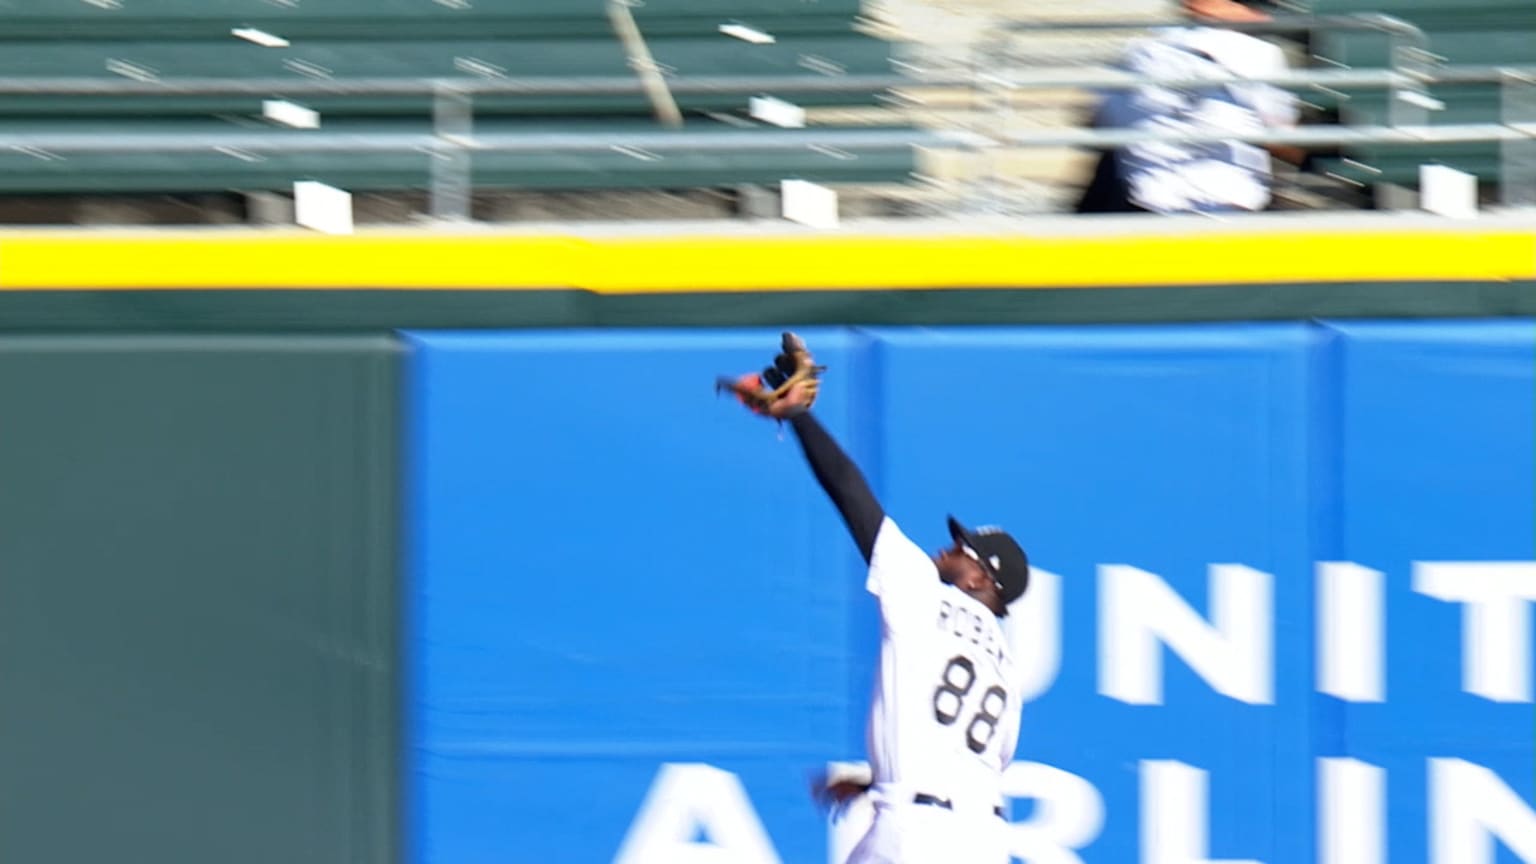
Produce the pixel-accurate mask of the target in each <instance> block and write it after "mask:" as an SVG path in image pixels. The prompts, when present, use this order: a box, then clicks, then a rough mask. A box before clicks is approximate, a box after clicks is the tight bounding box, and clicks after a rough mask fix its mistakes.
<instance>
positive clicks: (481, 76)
mask: <svg viewBox="0 0 1536 864" xmlns="http://www.w3.org/2000/svg"><path fill="white" fill-rule="evenodd" d="M650 50H651V54H652V56H653V57H654V58H655V60H656V62H657V63H658V64H660V65H661V66H662V68H663V69H665V70H667V72H668V74H669V75H671V76H673V77H683V78H692V77H706V76H759V77H762V76H771V77H774V78H778V79H781V80H782V82H783V83H782V84H781V85H780V86H779V87H776V88H774V90H772V91H771V94H772V95H774V96H777V97H779V98H783V99H787V100H790V101H793V102H796V103H798V104H802V105H824V104H837V105H854V104H870V103H871V102H872V101H873V100H874V98H875V95H876V94H875V92H874V91H865V92H850V93H833V94H827V93H813V92H807V91H803V90H796V89H795V83H796V82H797V81H810V80H817V79H824V78H827V77H829V76H831V75H860V76H865V75H891V74H893V70H892V66H891V62H890V57H891V46H890V44H889V43H887V42H884V41H882V40H879V39H874V38H871V37H868V36H863V35H860V34H856V33H850V34H845V35H842V36H826V35H816V36H804V37H795V38H788V39H784V40H782V41H780V42H776V43H774V44H770V45H748V44H745V43H743V42H741V41H739V40H736V39H732V38H730V37H727V36H722V35H719V34H716V35H714V36H709V37H690V38H682V37H672V38H665V39H657V40H652V41H651V42H650ZM125 74H126V75H128V76H132V75H143V76H154V77H156V78H160V79H164V80H167V81H174V80H175V79H178V78H262V79H277V80H293V81H306V80H311V79H313V78H315V77H319V76H327V77H331V78H334V79H337V80H342V81H345V80H347V79H355V78H382V79H400V80H413V79H438V80H452V79H461V80H472V81H482V80H487V79H488V78H491V77H493V76H499V77H505V78H513V79H533V80H540V79H544V80H551V81H557V80H559V79H566V78H579V77H607V78H613V79H633V77H634V73H633V72H632V71H631V70H630V69H629V66H628V63H627V61H626V57H625V54H624V51H623V49H622V47H621V46H620V44H619V42H618V41H617V40H616V39H614V38H612V37H609V38H607V39H599V38H589V39H560V40H543V39H541V40H532V41H529V42H508V41H494V40H484V39H481V40H474V41H468V40H460V41H452V40H438V39H433V40H414V41H405V40H399V39H396V40H389V41H382V40H381V41H373V42H351V41H338V40H302V41H299V42H295V43H294V44H293V46H292V47H290V48H262V47H259V46H256V45H253V44H251V43H248V42H245V41H243V40H238V39H233V38H229V37H226V38H224V39H222V40H220V41H218V42H106V41H89V42H60V43H37V42H20V43H13V44H12V45H9V46H7V47H6V48H5V49H4V50H0V77H4V78H21V79H26V78H69V77H81V78H88V77H114V78H122V77H124V76H125ZM280 95H282V94H281V93H280V92H279V93H272V94H263V95H250V96H238V97H229V96H224V97H217V96H198V97H183V96H155V97H152V98H149V99H144V98H122V97H113V98H95V99H89V98H81V97H70V98H68V99H65V98H60V97H57V96H52V97H22V96H0V112H3V113H8V114H32V113H36V114H74V113H76V112H79V111H87V112H93V113H101V114H133V113H142V112H145V111H152V112H154V113H161V114H164V113H172V112H175V113H190V114H211V113H242V112H243V113H250V112H258V113H259V111H260V107H261V100H262V99H263V98H264V97H272V96H280ZM752 95H757V94H756V93H733V92H722V93H712V94H692V95H689V94H680V95H679V96H678V97H677V100H678V104H679V106H680V107H681V108H683V109H684V110H695V111H704V110H711V111H725V110H739V109H744V108H745V107H746V103H747V99H748V98H749V97H750V96H752ZM295 101H302V102H303V103H304V104H306V105H309V106H310V107H313V108H314V109H315V110H318V111H321V112H322V113H324V114H335V113H355V114H371V113H381V112H382V113H400V112H411V113H420V112H422V111H427V110H430V101H429V100H428V99H425V98H400V97H382V98H381V97H364V96H347V97H343V98H337V97H325V98H316V97H306V98H303V99H296V100H295ZM475 103H476V106H477V109H478V110H479V111H481V112H493V113H522V114H591V113H602V114H613V113H648V112H649V111H650V110H651V109H650V104H649V103H648V102H647V101H646V100H645V98H644V96H643V95H642V94H640V93H634V94H630V95H623V96H611V95H610V96H559V97H550V96H494V97H493V96H489V95H486V96H480V97H476V99H475Z"/></svg>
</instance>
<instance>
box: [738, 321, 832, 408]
mask: <svg viewBox="0 0 1536 864" xmlns="http://www.w3.org/2000/svg"><path fill="white" fill-rule="evenodd" d="M824 371H826V367H825V366H818V365H816V361H815V359H814V358H812V356H811V352H810V349H809V348H807V347H806V345H805V342H804V340H802V339H801V338H800V337H799V336H796V335H795V334H794V333H788V332H786V333H785V334H784V336H783V341H782V343H781V345H780V348H779V353H778V355H777V356H775V357H774V358H773V362H772V363H770V364H769V365H768V366H767V367H766V368H765V369H763V371H762V372H761V373H750V374H747V375H742V376H740V377H738V378H735V379H729V378H721V379H719V381H718V382H717V383H716V385H715V391H716V392H719V391H721V390H730V391H731V392H732V393H735V394H736V398H737V399H738V400H740V401H741V404H743V405H745V406H747V408H748V410H750V411H752V412H753V413H754V414H759V415H762V416H764V417H772V418H773V419H775V420H787V419H789V418H791V417H796V416H798V415H800V414H804V413H805V412H807V411H809V410H811V406H812V405H814V404H816V397H817V396H818V395H819V393H820V387H821V373H822V372H824Z"/></svg>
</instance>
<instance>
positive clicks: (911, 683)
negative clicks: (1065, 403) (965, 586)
mask: <svg viewBox="0 0 1536 864" xmlns="http://www.w3.org/2000/svg"><path fill="white" fill-rule="evenodd" d="M866 587H867V589H868V590H869V591H870V593H872V594H874V595H875V596H877V597H878V598H879V602H880V613H881V619H882V628H881V630H882V635H881V644H880V668H879V672H878V678H877V681H876V686H875V692H874V699H873V704H872V705H871V707H870V714H869V725H868V728H867V730H866V734H867V746H868V749H869V761H870V769H871V773H872V775H873V781H874V785H873V787H872V788H871V790H870V796H871V799H872V801H873V803H874V806H875V816H874V822H873V824H872V826H871V827H870V829H869V831H868V833H866V834H865V835H864V837H863V839H862V840H860V841H859V843H858V845H857V846H856V847H855V848H854V850H853V852H852V854H851V855H850V856H849V858H848V864H958V862H963V864H1007V862H1008V860H1009V857H1010V856H1009V853H1008V847H1007V842H1006V829H1007V824H1008V823H1007V822H1006V820H1005V819H1004V818H1003V815H1002V811H1001V809H1000V808H1001V807H1002V805H1003V796H1002V788H1001V787H1002V774H1003V770H1004V769H1005V768H1007V767H1008V764H1009V763H1010V762H1011V761H1012V759H1013V753H1014V749H1015V747H1016V746H1017V744H1018V736H1019V716H1020V708H1021V705H1020V703H1021V701H1022V686H1021V683H1022V682H1021V680H1020V675H1019V672H1020V669H1019V664H1017V663H1015V662H1014V658H1013V656H1012V653H1011V651H1010V650H1009V646H1008V644H1007V641H1006V639H1005V633H1004V631H1003V628H1002V626H1001V622H1000V621H999V619H998V618H997V616H996V615H994V614H993V613H992V610H990V609H988V608H987V607H986V606H985V605H984V604H982V603H981V602H980V601H978V600H976V599H974V598H972V597H971V596H970V595H968V594H966V593H965V592H964V591H961V590H960V589H959V588H956V587H954V586H952V585H948V584H946V583H944V582H942V581H940V579H939V573H938V568H937V567H936V566H935V564H934V562H933V559H932V558H931V557H929V555H928V554H927V553H925V552H924V551H923V550H922V549H921V548H919V547H918V546H917V545H916V544H915V543H913V542H912V541H911V540H909V539H908V538H907V537H906V535H904V534H903V533H902V532H901V529H899V528H898V527H897V526H896V523H895V522H893V521H892V520H891V519H890V518H889V517H887V518H886V519H885V520H884V521H883V522H882V523H881V525H880V530H879V534H878V535H877V537H876V539H875V544H874V552H873V554H872V555H871V557H870V565H869V577H868V581H867V583H866ZM920 802H928V803H920Z"/></svg>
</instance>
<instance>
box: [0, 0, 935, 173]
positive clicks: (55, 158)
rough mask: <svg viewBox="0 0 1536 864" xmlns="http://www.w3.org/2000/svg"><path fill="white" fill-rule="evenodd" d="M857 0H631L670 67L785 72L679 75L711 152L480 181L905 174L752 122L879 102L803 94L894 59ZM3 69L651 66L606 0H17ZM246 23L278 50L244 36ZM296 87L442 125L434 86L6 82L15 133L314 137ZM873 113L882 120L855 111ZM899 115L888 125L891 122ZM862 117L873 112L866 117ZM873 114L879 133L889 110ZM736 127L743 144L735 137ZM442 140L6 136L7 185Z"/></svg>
mask: <svg viewBox="0 0 1536 864" xmlns="http://www.w3.org/2000/svg"><path fill="white" fill-rule="evenodd" d="M859 6H860V3H859V0H731V2H728V3H719V2H710V0H647V2H645V3H643V4H636V5H635V6H634V7H633V14H634V17H635V20H636V22H637V24H638V26H639V27H640V29H641V31H642V32H643V34H644V36H645V38H646V40H647V47H648V48H649V51H650V52H651V54H652V56H653V57H654V59H655V61H656V63H657V64H658V66H659V67H660V69H662V70H663V72H664V74H666V75H667V76H669V77H670V78H672V79H674V80H678V79H692V78H700V77H717V76H724V77H743V76H753V77H756V78H759V79H761V78H768V79H770V80H771V81H773V82H775V84H776V86H774V87H772V88H771V89H769V90H744V89H729V88H722V89H716V90H713V91H711V92H707V93H681V94H679V95H678V96H677V98H676V101H677V104H678V107H679V108H680V109H681V111H682V112H683V113H684V117H685V123H684V127H683V128H684V130H685V131H686V132H688V133H689V134H690V135H707V136H711V140H718V141H720V142H722V145H721V146H719V147H713V148H711V149H710V150H709V151H708V152H699V153H693V152H678V151H668V152H665V153H642V154H634V153H625V152H612V151H610V152H580V153H573V152H565V151H561V150H550V151H547V152H531V153H517V154H511V153H504V154H497V153H477V154H476V155H475V157H474V159H473V175H472V176H473V181H474V183H475V184H476V186H477V187H480V188H484V189H497V188H510V189H582V188H588V187H605V188H634V187H647V188H673V187H684V188H699V187H731V186H736V185H739V184H743V183H772V182H777V181H779V180H784V179H792V178H803V179H810V180H815V181H818V182H824V183H855V182H856V183H866V182H901V181H905V180H909V179H910V178H911V175H912V171H913V167H914V164H913V159H914V156H913V154H912V152H911V151H910V148H908V149H890V148H888V147H884V148H882V147H871V148H869V149H861V148H860V147H858V146H856V145H855V146H848V147H841V148H837V149H834V150H828V149H825V148H810V147H804V148H788V149H776V150H761V149H754V148H753V147H752V146H750V145H749V143H748V141H747V138H746V136H744V135H743V131H742V130H743V129H747V128H751V129H755V130H757V131H758V132H759V133H772V132H773V131H774V129H775V127H773V126H770V125H767V124H764V123H761V122H758V121H756V120H754V119H752V118H751V117H749V116H748V113H747V111H746V108H747V105H748V101H749V99H750V98H751V97H753V96H758V95H769V96H774V97H776V98H780V99H784V100H787V101H790V102H794V103H796V104H799V105H802V106H809V107H815V106H868V105H871V104H875V102H876V100H877V98H878V96H879V94H880V92H881V91H880V89H869V90H864V91H859V90H853V91H850V92H835V93H828V92H808V91H806V90H797V89H796V85H797V84H804V82H807V81H815V80H819V79H825V78H827V77H829V76H870V75H884V76H890V75H892V74H894V73H893V67H892V63H891V46H890V45H889V43H887V42H884V41H882V40H880V39H877V38H873V37H871V36H868V35H865V34H864V33H862V32H860V31H859V30H858V29H856V26H855V24H856V21H857V17H858V14H859ZM0 20H3V22H4V28H3V30H0V42H3V45H4V50H0V78H13V79H20V80H29V79H84V78H98V79H99V78H117V79H136V80H140V81H151V82H155V81H158V82H166V83H170V84H174V83H175V82H177V81H185V80H188V79H210V78H234V79H249V80H257V79H260V80H263V81H266V80H276V81H286V80H292V81H312V80H317V79H318V80H328V81H334V82H343V83H344V82H347V81H353V80H357V79H370V80H376V81H377V80H384V81H389V80H432V81H442V82H452V81H486V80H493V81H494V80H498V79H509V80H517V81H531V82H539V81H550V82H562V81H564V82H571V81H574V80H577V79H587V78H606V79H610V80H615V79H619V80H622V79H626V78H634V77H635V74H636V73H635V72H634V70H633V69H632V68H631V66H630V63H629V60H628V57H627V55H626V51H625V48H624V46H623V44H622V43H621V41H620V39H619V38H618V36H616V35H615V33H614V30H613V28H612V26H611V24H610V20H609V18H608V15H607V13H606V11H605V0H562V2H560V3H550V2H546V0H475V2H467V0H334V2H326V3H323V4H315V3H298V2H291V3H290V2H274V0H93V2H82V0H11V2H7V3H5V4H4V6H3V7H0ZM724 24H741V25H745V26H748V27H751V28H753V29H755V30H758V31H761V32H765V33H768V34H771V35H772V36H773V39H774V41H772V42H771V43H767V44H754V43H750V42H746V41H743V40H741V39H737V38H732V37H731V36H728V35H725V34H723V33H722V32H721V30H720V27H721V25H724ZM239 28H250V29H254V30H259V31H262V32H263V33H267V34H271V35H273V36H276V37H280V38H281V39H282V40H285V41H286V42H287V43H288V44H286V45H280V46H276V47H269V46H264V45H261V44H256V43H253V42H251V41H247V40H245V39H241V38H237V37H236V36H235V35H233V31H234V30H236V29H239ZM278 98H290V99H291V101H293V102H296V103H299V104H301V105H303V106H304V107H307V108H310V109H313V110H315V111H318V112H319V113H320V115H321V130H322V131H324V132H333V133H334V132H345V133H356V134H359V135H363V134H371V133H379V132H387V133H398V132H405V133H417V134H429V133H430V132H431V131H432V107H433V106H432V100H431V97H430V96H428V95H399V94H396V95H382V96H381V95H367V94H364V93H360V92H359V93H351V92H349V93H346V94H344V95H313V96H304V97H289V96H287V95H286V94H285V93H284V92H282V91H281V90H280V89H279V90H275V91H273V92H270V93H245V94H229V95H218V94H213V95H207V94H203V95H198V94H180V93H175V92H167V93H165V94H156V95H152V96H144V95H130V96H124V95H72V96H60V95H51V94H43V95H39V94H5V95H0V132H3V133H14V134H33V135H47V134H51V133H86V134H92V133H94V134H99V135H102V136H110V135H114V134H122V133H124V132H126V131H138V132H163V133H169V134H175V135H187V136H192V135H199V134H204V133H218V132H235V131H238V132H243V133H248V134H254V135H256V136H259V137H260V138H262V139H270V140H279V139H289V138H302V137H303V136H305V135H308V134H314V133H313V132H312V131H311V130H306V129H294V128H288V127H285V126H282V125H279V124H275V123H271V122H268V121H266V120H264V119H263V117H262V103H263V100H264V99H278ZM473 110H474V122H475V129H476V130H477V131H487V132H515V131H530V132H564V133H582V132H585V131H595V130H602V131H604V132H612V131H651V132H660V131H664V130H663V127H662V126H661V125H660V124H659V123H658V122H657V121H656V120H655V119H654V118H653V117H652V106H651V104H650V103H649V102H648V101H647V99H646V97H645V95H644V94H643V93H642V92H639V91H638V90H636V91H634V92H628V93H620V94H606V95H538V94H528V95H523V94H517V95H502V94H497V95H477V96H475V97H474V99H473ZM860 128H861V129H862V128H866V127H860ZM888 129H889V127H886V128H885V130H883V131H888ZM855 131H857V130H855ZM872 131H876V132H878V131H882V130H880V129H873V130H872ZM736 141H740V142H741V145H740V146H739V147H737V146H736V145H735V144H734V143H733V142H736ZM430 158H431V157H430V156H429V155H428V154H426V153H420V152H401V153H380V154H361V155H338V154H308V155H305V154H298V153H289V154H284V153H278V152H275V151H268V152H256V153H250V152H233V153H231V152H219V151H214V150H212V149H210V150H209V151H208V152H206V153H201V154H196V155H191V156H189V155H187V154H165V155H160V154H152V153H121V154H57V153H47V152H36V151H31V150H29V151H25V152H16V151H11V152H7V153H5V154H4V155H0V192H29V193H35V192H63V193H70V192H80V191H116V192H141V193H155V192H178V191H222V190H243V191H263V190H285V189H289V188H291V185H292V183H293V182H294V181H296V180H319V181H322V182H326V183H330V184H333V185H337V186H341V187H343V188H349V189H358V190H405V189H420V188H424V187H425V186H426V185H427V184H428V180H429V167H430V161H429V160H430Z"/></svg>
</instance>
